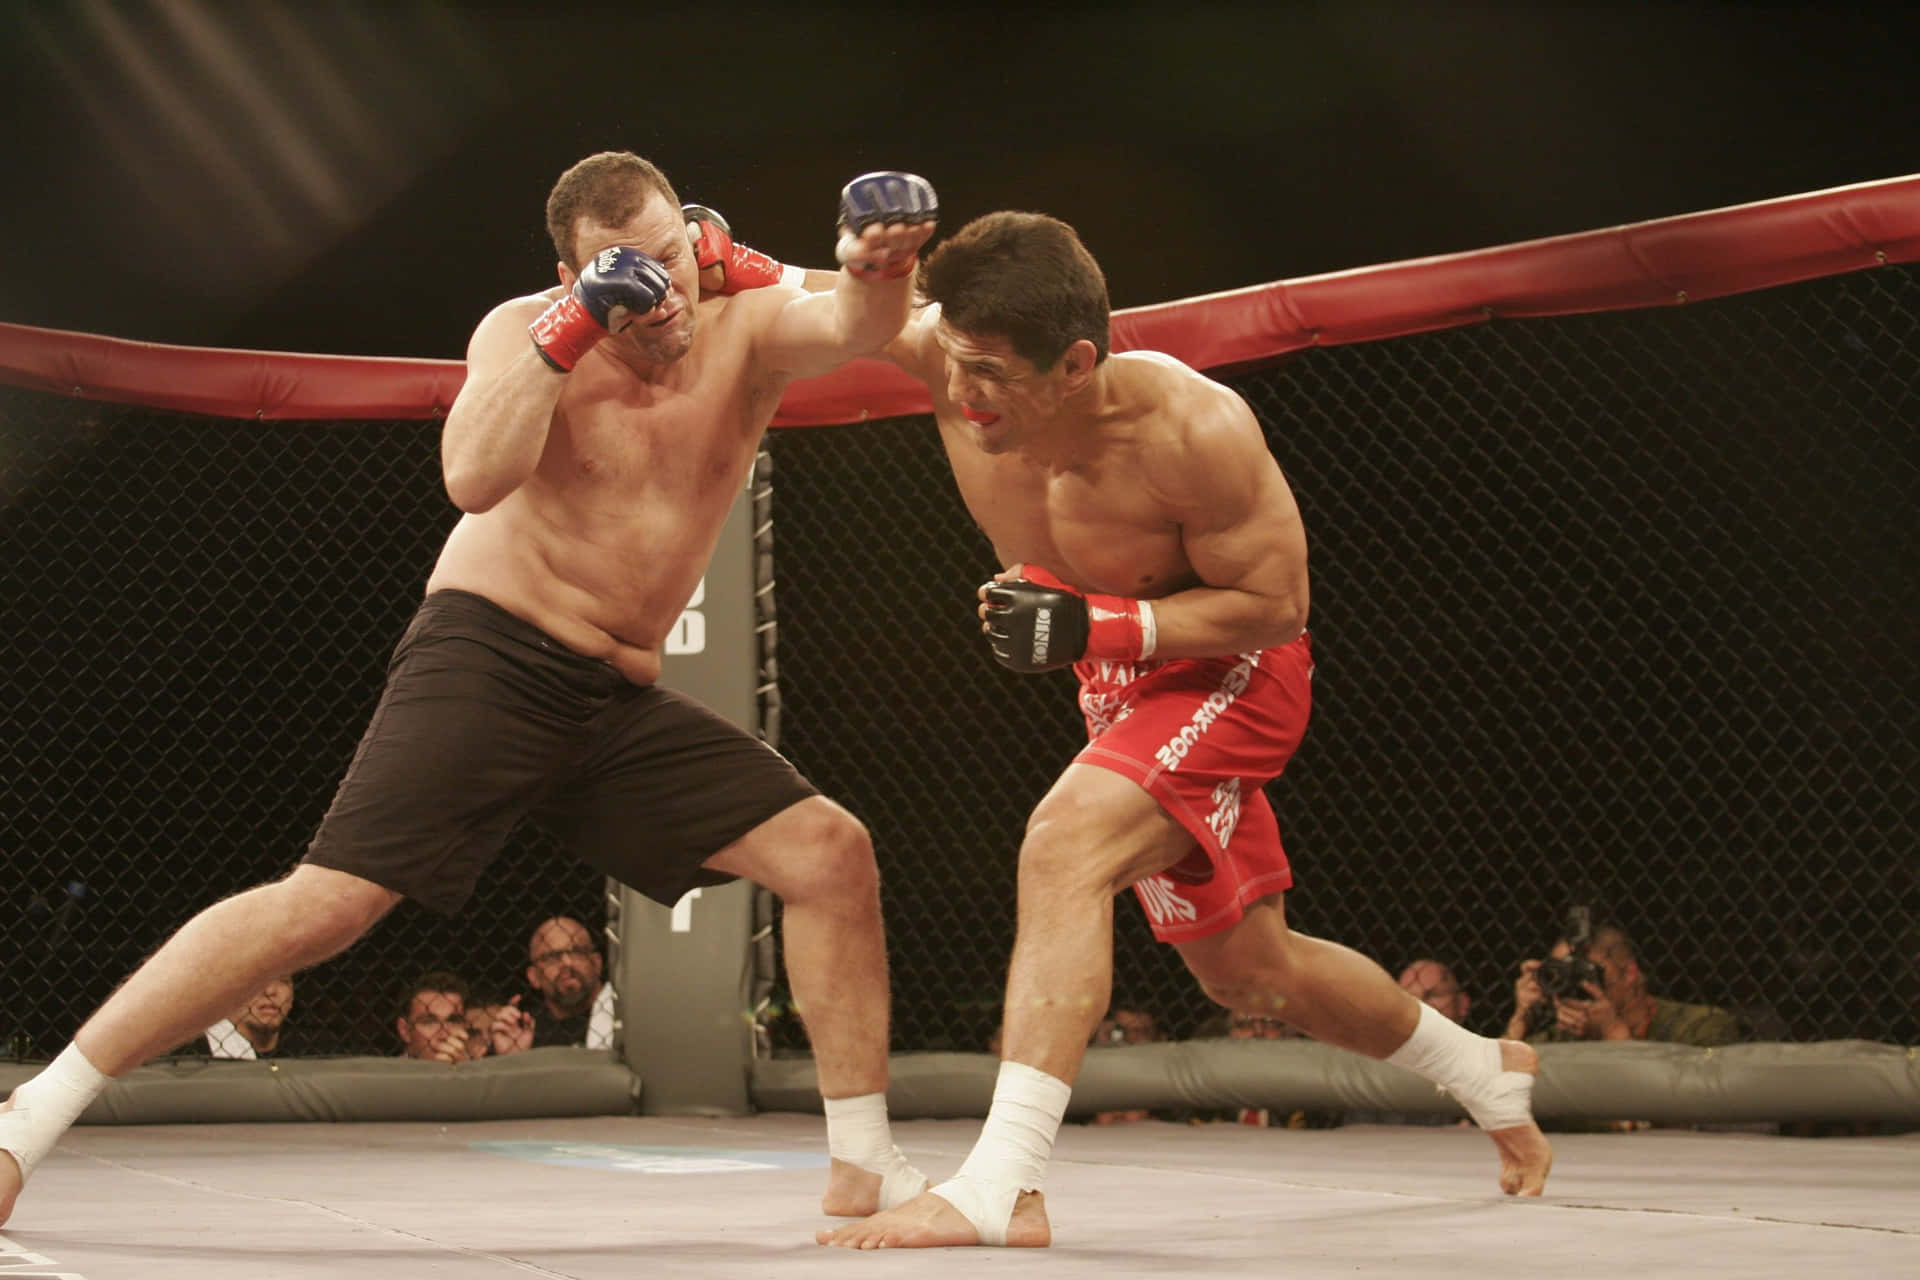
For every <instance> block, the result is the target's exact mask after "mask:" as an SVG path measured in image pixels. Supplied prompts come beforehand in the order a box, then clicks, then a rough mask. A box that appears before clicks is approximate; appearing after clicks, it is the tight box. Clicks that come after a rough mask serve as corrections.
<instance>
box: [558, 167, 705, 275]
mask: <svg viewBox="0 0 1920 1280" xmlns="http://www.w3.org/2000/svg"><path fill="white" fill-rule="evenodd" d="M653 195H659V196H660V197H662V198H663V199H665V200H666V202H667V203H668V205H670V206H672V207H673V208H676V209H677V208H679V207H680V197H679V196H677V195H675V194H674V193H673V184H672V183H671V182H668V181H667V175H666V174H664V173H662V172H660V170H659V169H658V168H656V167H655V166H654V165H653V164H652V163H651V162H650V161H646V160H642V159H641V158H640V157H639V156H637V155H635V154H633V152H631V151H602V152H599V153H598V154H596V155H590V156H588V157H587V158H586V159H585V160H582V161H580V162H579V163H577V164H575V165H574V166H573V167H572V168H571V169H568V170H567V171H566V172H565V173H563V174H561V175H560V180H559V181H558V182H556V183H554V184H553V191H552V192H551V193H550V194H549V195H548V196H547V234H548V235H549V236H551V237H552V238H553V251H554V252H555V253H557V254H559V255H560V261H562V262H564V263H566V264H567V265H568V266H569V267H572V268H573V269H575V270H576V271H577V270H579V268H580V264H579V263H578V262H575V261H574V260H573V232H574V226H575V224H577V223H578V222H579V221H580V219H581V218H582V217H588V218H592V219H593V220H594V221H595V222H597V223H599V224H600V225H601V226H603V227H617V226H620V225H621V224H623V223H625V222H627V221H629V220H630V219H631V218H632V217H633V215H634V214H636V213H639V212H640V209H641V206H643V205H645V204H646V202H647V198H648V197H649V196H653Z"/></svg>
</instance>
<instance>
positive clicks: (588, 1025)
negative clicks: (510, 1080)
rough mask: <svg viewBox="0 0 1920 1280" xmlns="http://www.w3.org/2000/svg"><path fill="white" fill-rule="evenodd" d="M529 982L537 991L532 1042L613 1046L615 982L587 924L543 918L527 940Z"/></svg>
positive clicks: (560, 918)
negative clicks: (604, 974)
mask: <svg viewBox="0 0 1920 1280" xmlns="http://www.w3.org/2000/svg"><path fill="white" fill-rule="evenodd" d="M527 959H528V960H529V961H530V962H531V963H529V964H528V965H527V981H528V982H529V983H531V984H532V985H533V989H534V990H535V991H537V992H539V993H540V1001H541V1004H540V1007H539V1008H538V1009H535V1010H534V1011H533V1043H534V1044H535V1045H538V1046H543V1047H544V1046H546V1045H554V1044H572V1045H580V1044H583V1045H585V1046H586V1047H587V1048H589V1049H611V1048H612V1047H613V998H614V997H613V986H612V984H611V983H607V982H603V981H602V980H601V970H602V967H603V962H602V960H601V958H600V949H599V948H598V947H596V946H594V944H593V936H592V935H591V934H589V933H588V932H587V926H585V925H583V924H581V923H580V922H579V921H578V920H574V919H571V918H570V917H567V916H555V917H553V918H552V919H551V920H543V921H541V922H540V925H539V927H538V928H536V929H535V930H534V931H533V937H532V938H531V939H530V940H529V941H528V943H527Z"/></svg>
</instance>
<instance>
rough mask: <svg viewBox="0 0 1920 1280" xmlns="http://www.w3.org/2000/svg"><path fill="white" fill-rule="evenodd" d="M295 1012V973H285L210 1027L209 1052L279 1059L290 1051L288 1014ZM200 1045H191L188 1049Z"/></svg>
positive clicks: (211, 1053)
mask: <svg viewBox="0 0 1920 1280" xmlns="http://www.w3.org/2000/svg"><path fill="white" fill-rule="evenodd" d="M292 1012H293V975H292V974H290V973H289V974H282V975H281V976H280V977H278V978H274V979H272V980H270V981H269V982H268V983H267V985H266V986H264V987H261V988H260V989H259V990H258V991H256V992H254V993H253V994H252V995H250V996H248V997H247V998H246V999H245V1000H243V1001H242V1002H241V1004H240V1007H239V1008H238V1009H235V1010H234V1011H233V1012H232V1013H231V1014H228V1015H227V1016H226V1017H225V1018H222V1019H221V1020H220V1021H219V1022H216V1023H214V1024H213V1025H212V1026H210V1027H208V1028H207V1035H206V1048H205V1052H206V1053H208V1054H209V1055H210V1056H212V1057H215V1058H278V1057H284V1056H286V1055H287V1053H288V1049H287V1036H286V1026H287V1015H288V1014H290V1013H292ZM199 1047H200V1046H199V1045H196V1044H191V1043H190V1044H188V1045H187V1046H185V1049H184V1052H193V1051H195V1050H197V1049H199Z"/></svg>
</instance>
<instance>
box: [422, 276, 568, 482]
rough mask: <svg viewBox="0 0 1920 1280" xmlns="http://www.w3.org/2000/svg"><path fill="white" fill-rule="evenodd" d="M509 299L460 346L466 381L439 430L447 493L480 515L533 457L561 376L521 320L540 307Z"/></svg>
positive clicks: (536, 300) (528, 471) (520, 477)
mask: <svg viewBox="0 0 1920 1280" xmlns="http://www.w3.org/2000/svg"><path fill="white" fill-rule="evenodd" d="M546 303H547V300H546V299H545V298H541V297H528V298H515V299H514V300H513V301H511V302H504V303H501V304H500V305H499V306H497V307H495V308H494V309H493V310H492V311H491V312H489V313H488V314H487V317H486V319H484V320H482V321H481V322H480V325H479V327H478V328H477V329H475V330H474V331H473V338H472V339H471V340H470V341H469V342H468V343H467V380H466V382H465V383H464V384H463V385H462V386H461V388H460V394H459V395H458V396H456V397H454V401H453V407H452V408H451V409H450V410H448V411H447V425H446V427H445V428H444V429H443V430H442V431H441V433H440V469H441V473H442V475H443V477H444V480H445V483H446V487H447V496H448V497H450V498H452V499H453V504H454V505H455V506H457V507H459V508H460V509H461V510H462V511H469V512H481V511H486V510H488V509H489V508H491V507H493V506H495V505H496V504H498V503H499V502H500V500H501V499H503V498H505V497H506V496H507V495H508V494H510V493H512V492H513V491H514V490H515V489H518V488H519V487H520V486H521V485H522V484H523V483H525V482H526V479H527V477H528V476H530V475H532V474H533V470H534V468H535V467H536V466H538V465H539V462H540V454H541V452H542V451H543V450H544V449H545V448H546V443H547V428H548V426H549V425H550V424H551V423H552V421H553V408H554V405H555V404H556V403H557V402H558V401H559V399H560V391H561V388H562V387H564V386H565V385H566V381H567V375H566V374H563V373H560V372H558V371H556V370H555V369H553V368H552V367H551V366H550V365H548V364H547V362H546V361H544V360H542V359H541V358H540V355H539V352H538V351H536V350H535V349H534V347H533V345H532V344H531V343H529V342H528V341H527V325H528V324H529V323H530V322H531V321H532V320H533V319H534V318H535V317H537V316H538V315H539V314H540V313H541V311H543V310H544V309H545V307H546Z"/></svg>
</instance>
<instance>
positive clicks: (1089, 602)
mask: <svg viewBox="0 0 1920 1280" xmlns="http://www.w3.org/2000/svg"><path fill="white" fill-rule="evenodd" d="M1020 572H1021V575H1022V576H1021V577H1018V578H1014V579H1011V580H1009V581H1006V582H989V583H987V585H986V604H987V643H988V644H989V645H991V646H992V648H993V656H994V658H995V659H996V660H997V661H998V662H999V663H1000V665H1001V666H1003V667H1005V668H1007V669H1008V670H1009V671H1018V672H1020V673H1021V674H1022V675H1033V674H1036V673H1038V672H1041V671H1055V670H1058V669H1059V668H1061V667H1065V666H1070V665H1072V664H1073V663H1075V662H1078V661H1080V660H1081V659H1082V658H1105V659H1108V660H1110V661H1116V662H1138V661H1141V660H1143V659H1146V658H1151V657H1152V656H1153V651H1154V646H1155V642H1156V639H1157V637H1156V636H1155V634H1154V622H1153V605H1152V604H1151V603H1150V602H1148V601H1145V600H1133V599H1129V598H1128V597H1126V596H1103V595H1088V594H1086V593H1085V592H1083V591H1076V590H1074V589H1073V588H1072V587H1070V586H1068V585H1067V584H1066V583H1064V582H1062V581H1060V579H1058V578H1056V577H1054V576H1053V575H1052V574H1050V573H1048V572H1047V571H1046V570H1045V569H1042V568H1039V567H1038V566H1035V565H1024V566H1022V567H1021V570H1020Z"/></svg>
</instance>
